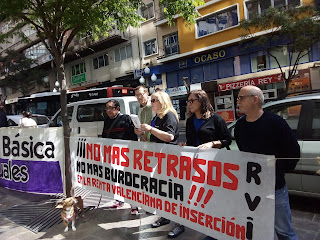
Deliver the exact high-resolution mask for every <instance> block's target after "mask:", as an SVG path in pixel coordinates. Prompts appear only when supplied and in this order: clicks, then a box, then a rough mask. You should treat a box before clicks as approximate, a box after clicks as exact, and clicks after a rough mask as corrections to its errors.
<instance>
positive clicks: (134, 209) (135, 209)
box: [131, 208, 139, 215]
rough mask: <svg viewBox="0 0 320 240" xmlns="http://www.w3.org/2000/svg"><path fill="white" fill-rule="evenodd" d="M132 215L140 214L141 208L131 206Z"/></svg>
mask: <svg viewBox="0 0 320 240" xmlns="http://www.w3.org/2000/svg"><path fill="white" fill-rule="evenodd" d="M131 215H139V209H138V208H131Z"/></svg>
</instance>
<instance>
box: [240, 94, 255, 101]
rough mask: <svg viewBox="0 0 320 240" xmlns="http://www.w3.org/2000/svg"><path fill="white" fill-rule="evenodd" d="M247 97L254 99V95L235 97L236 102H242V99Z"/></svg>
mask: <svg viewBox="0 0 320 240" xmlns="http://www.w3.org/2000/svg"><path fill="white" fill-rule="evenodd" d="M247 97H255V95H239V96H238V97H237V101H242V100H243V99H245V98H247Z"/></svg>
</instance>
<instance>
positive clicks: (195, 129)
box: [179, 90, 231, 240]
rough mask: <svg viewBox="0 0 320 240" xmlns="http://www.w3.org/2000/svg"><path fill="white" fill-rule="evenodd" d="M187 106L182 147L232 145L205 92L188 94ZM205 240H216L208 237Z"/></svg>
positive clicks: (198, 91)
mask: <svg viewBox="0 0 320 240" xmlns="http://www.w3.org/2000/svg"><path fill="white" fill-rule="evenodd" d="M187 106H188V109H189V112H188V114H189V118H188V119H187V123H186V137H187V143H179V145H180V146H185V145H187V146H193V147H197V148H223V147H227V148H228V147H229V145H230V144H231V134H230V133H229V131H228V129H227V125H226V123H225V121H224V120H223V119H222V118H221V117H220V115H219V114H216V113H214V111H213V107H212V105H211V103H210V100H209V98H208V95H207V93H206V92H205V91H203V90H194V91H191V92H190V93H189V94H188V100H187ZM203 240H214V238H211V237H206V238H205V239H203Z"/></svg>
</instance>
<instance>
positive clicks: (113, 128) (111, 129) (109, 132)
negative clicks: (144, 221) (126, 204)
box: [102, 100, 139, 214]
mask: <svg viewBox="0 0 320 240" xmlns="http://www.w3.org/2000/svg"><path fill="white" fill-rule="evenodd" d="M106 113H107V118H105V120H104V126H103V131H102V137H103V138H112V139H122V140H132V141H137V140H138V138H137V135H136V134H135V133H134V126H133V123H132V120H131V118H130V116H129V115H126V114H122V113H120V103H119V102H118V101H117V100H109V101H108V102H107V103H106ZM122 205H123V202H121V201H118V200H116V201H115V203H114V204H113V205H112V206H111V207H110V209H117V208H118V207H121V206H122ZM138 213H139V212H138V210H137V208H136V207H132V208H131V214H138Z"/></svg>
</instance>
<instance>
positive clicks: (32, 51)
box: [25, 42, 49, 59]
mask: <svg viewBox="0 0 320 240" xmlns="http://www.w3.org/2000/svg"><path fill="white" fill-rule="evenodd" d="M47 54H49V52H48V50H47V49H46V47H45V46H44V45H43V44H42V43H41V42H39V43H37V44H35V45H33V46H31V47H29V48H27V49H26V51H25V56H26V57H27V58H29V59H38V58H40V57H42V56H44V55H47Z"/></svg>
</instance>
